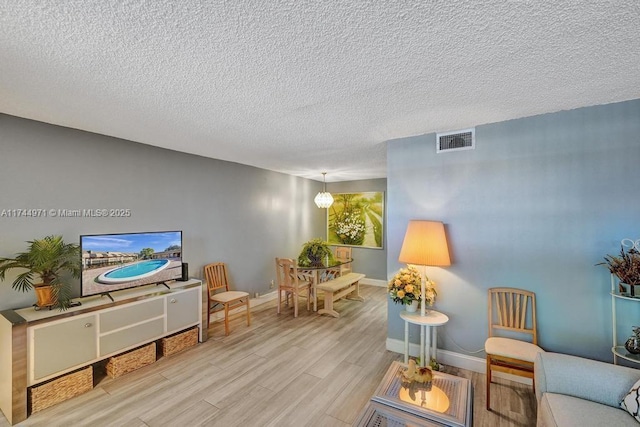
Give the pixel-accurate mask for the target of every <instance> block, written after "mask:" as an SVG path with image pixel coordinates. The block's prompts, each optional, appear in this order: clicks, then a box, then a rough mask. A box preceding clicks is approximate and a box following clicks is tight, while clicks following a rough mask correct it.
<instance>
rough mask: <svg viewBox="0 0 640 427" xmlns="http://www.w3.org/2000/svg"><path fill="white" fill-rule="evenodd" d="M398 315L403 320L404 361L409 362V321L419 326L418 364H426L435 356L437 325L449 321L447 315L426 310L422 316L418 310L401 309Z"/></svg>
mask: <svg viewBox="0 0 640 427" xmlns="http://www.w3.org/2000/svg"><path fill="white" fill-rule="evenodd" d="M400 317H401V318H402V320H404V363H408V362H409V323H413V324H414V325H419V326H420V366H428V365H429V362H431V358H432V357H433V358H435V357H436V351H437V349H436V346H437V343H438V331H437V329H438V328H437V326H442V325H444V324H446V323H447V322H448V321H449V316H447V315H446V314H443V313H440V312H439V311H435V310H427V312H426V313H425V315H424V316H421V315H420V312H417V313H409V312H408V311H402V312H400ZM425 330H426V340H425ZM432 334H433V337H432ZM432 352H433V355H432ZM425 353H426V356H427V357H426V358H425Z"/></svg>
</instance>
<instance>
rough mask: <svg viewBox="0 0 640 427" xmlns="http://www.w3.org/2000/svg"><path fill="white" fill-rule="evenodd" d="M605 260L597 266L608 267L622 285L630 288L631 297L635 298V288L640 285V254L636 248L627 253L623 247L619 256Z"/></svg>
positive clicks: (611, 256) (605, 258)
mask: <svg viewBox="0 0 640 427" xmlns="http://www.w3.org/2000/svg"><path fill="white" fill-rule="evenodd" d="M604 260H605V262H601V263H599V264H597V265H604V266H606V267H607V268H608V269H609V271H610V272H611V274H613V275H614V276H616V277H617V278H618V279H620V283H621V284H626V285H628V286H629V292H630V294H631V296H635V291H634V286H638V285H640V252H638V250H637V249H636V248H635V247H632V248H631V249H629V250H628V251H625V249H624V247H623V246H621V247H620V255H619V256H614V255H606V256H605V257H604Z"/></svg>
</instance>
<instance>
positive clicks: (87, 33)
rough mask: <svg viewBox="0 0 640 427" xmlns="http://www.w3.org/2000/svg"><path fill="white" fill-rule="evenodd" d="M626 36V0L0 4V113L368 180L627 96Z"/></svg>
mask: <svg viewBox="0 0 640 427" xmlns="http://www.w3.org/2000/svg"><path fill="white" fill-rule="evenodd" d="M639 35H640V1H638V0H611V1H603V0H599V1H596V0H585V1H578V0H567V1H555V0H554V1H551V0H547V1H537V0H536V1H534V0H512V1H509V0H492V1H469V0H447V1H427V0H415V1H408V0H407V1H398V2H386V1H355V0H351V1H340V0H325V1H311V0H279V1H240V0H239V1H229V0H212V1H200V0H181V1H169V0H120V1H100V0H49V1H47V0H0V112H2V113H6V114H10V115H15V116H19V117H25V118H30V119H34V120H39V121H43V122H47V123H53V124H57V125H61V126H67V127H71V128H76V129H82V130H86V131H91V132H96V133H100V134H104V135H110V136H115V137H119V138H124V139H128V140H132V141H137V142H141V143H145V144H151V145H156V146H159V147H165V148H169V149H173V150H179V151H184V152H188V153H193V154H198V155H202V156H207V157H213V158H218V159H223V160H229V161H233V162H238V163H243V164H248V165H253V166H257V167H260V168H265V169H270V170H275V171H280V172H284V173H288V174H293V175H299V176H303V177H307V178H312V179H317V180H322V175H321V172H322V171H328V172H329V173H328V174H327V181H343V180H352V179H368V178H379V177H384V176H386V146H385V141H388V140H390V139H394V138H400V137H405V136H410V135H417V134H423V133H430V132H438V131H448V130H456V129H463V128H468V127H472V126H476V125H480V124H484V123H491V122H497V121H502V120H508V119H512V118H517V117H526V116H531V115H535V114H541V113H546V112H554V111H559V110H565V109H571V108H577V107H581V106H589V105H597V104H606V103H611V102H618V101H624V100H629V99H635V98H638V97H640V36H639ZM0 132H1V130H0ZM390 143H393V142H390ZM434 150H435V147H434Z"/></svg>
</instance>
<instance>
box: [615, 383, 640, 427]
mask: <svg viewBox="0 0 640 427" xmlns="http://www.w3.org/2000/svg"><path fill="white" fill-rule="evenodd" d="M620 406H621V407H622V409H624V410H625V411H627V412H628V413H630V414H631V416H633V417H634V418H635V419H636V420H638V421H640V414H639V413H638V412H640V408H639V407H640V380H638V381H636V383H635V384H634V385H633V386H632V387H631V390H629V393H628V394H627V395H626V396H625V397H624V399H622V403H620Z"/></svg>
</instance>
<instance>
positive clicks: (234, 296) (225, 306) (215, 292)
mask: <svg viewBox="0 0 640 427" xmlns="http://www.w3.org/2000/svg"><path fill="white" fill-rule="evenodd" d="M204 276H205V279H206V281H207V287H208V289H209V302H208V305H207V328H208V327H209V322H210V321H211V313H212V312H217V311H220V310H224V334H225V335H229V311H231V310H233V309H234V308H237V307H242V306H246V307H247V326H251V309H250V307H249V293H247V292H243V291H231V290H229V280H228V276H227V266H226V264H224V263H223V262H215V263H212V264H207V265H205V266H204Z"/></svg>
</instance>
